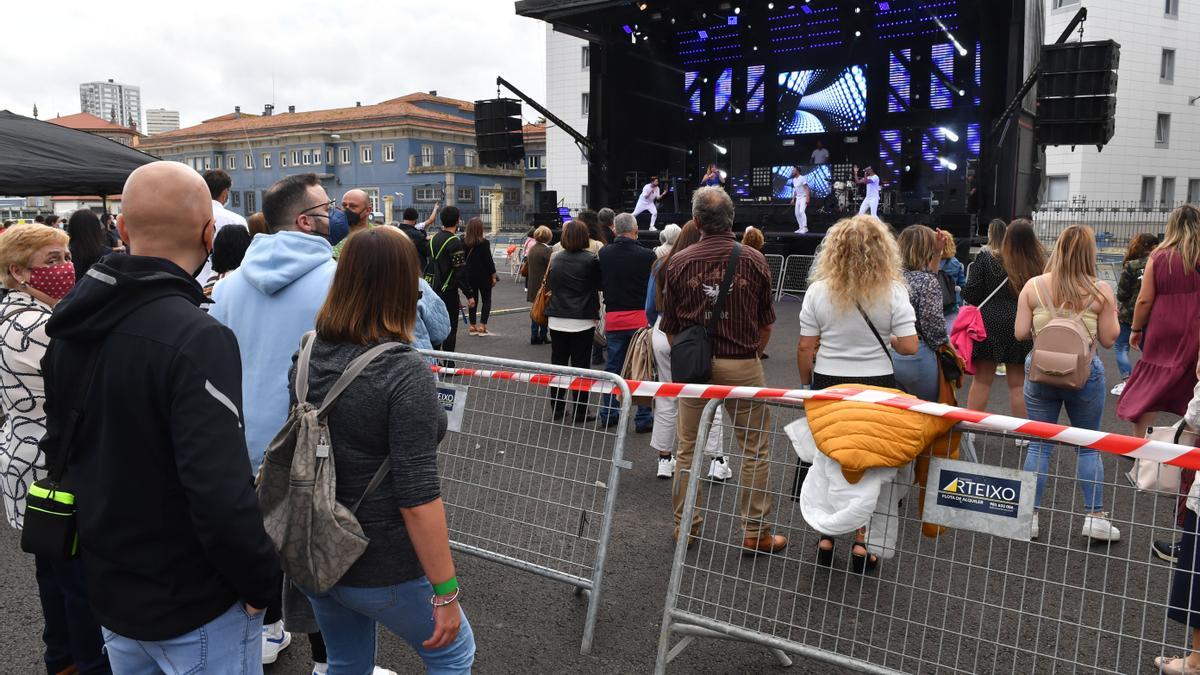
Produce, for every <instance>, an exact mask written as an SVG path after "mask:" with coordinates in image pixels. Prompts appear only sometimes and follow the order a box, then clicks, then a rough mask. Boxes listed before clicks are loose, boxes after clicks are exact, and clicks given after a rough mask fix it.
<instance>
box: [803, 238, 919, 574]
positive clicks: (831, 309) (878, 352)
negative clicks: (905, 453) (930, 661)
mask: <svg viewBox="0 0 1200 675" xmlns="http://www.w3.org/2000/svg"><path fill="white" fill-rule="evenodd" d="M901 270H902V266H901V260H900V250H899V248H898V247H897V245H896V240H895V239H893V238H892V235H891V232H889V231H888V228H887V225H884V224H883V222H882V221H880V220H879V219H878V218H875V217H874V216H867V215H859V216H855V217H853V218H847V219H845V220H842V221H841V222H839V223H838V224H836V225H834V226H833V228H832V229H830V230H829V232H828V233H827V234H826V235H825V239H824V240H823V241H822V243H821V248H820V250H819V251H818V252H817V260H816V264H815V266H814V268H813V275H812V281H811V283H809V286H808V292H807V293H805V294H804V304H803V305H802V307H801V309H800V342H799V344H798V345H797V346H796V367H797V369H798V370H799V373H800V383H801V384H802V385H808V386H811V387H812V388H813V389H825V388H827V387H833V386H837V385H839V384H848V383H855V384H868V385H876V386H881V387H893V388H894V387H895V386H896V376H895V372H894V370H893V367H892V352H893V351H894V352H895V353H897V354H902V355H909V356H911V355H913V354H916V353H917V349H918V347H919V338H918V336H917V328H916V314H915V313H914V312H913V307H912V304H911V303H910V302H909V299H908V288H907V287H906V286H905V284H904V277H903V274H902V271H901ZM818 344H819V345H820V347H821V349H820V350H819V351H818V349H817V345H818ZM888 344H890V345H891V349H888V347H887V345H888ZM865 534H866V533H865V532H864V531H862V530H860V531H859V532H858V533H857V536H856V537H855V543H854V546H853V548H852V549H851V555H852V556H853V557H852V562H853V567H854V569H855V570H856V571H863V570H866V569H869V568H873V567H874V566H875V565H876V564H877V563H878V558H876V556H874V555H872V554H870V553H868V551H867V548H866V544H865V541H866V536H865ZM817 561H818V562H819V563H820V564H822V565H831V564H832V563H833V538H832V537H826V536H822V537H821V542H820V544H819V545H818V551H817Z"/></svg>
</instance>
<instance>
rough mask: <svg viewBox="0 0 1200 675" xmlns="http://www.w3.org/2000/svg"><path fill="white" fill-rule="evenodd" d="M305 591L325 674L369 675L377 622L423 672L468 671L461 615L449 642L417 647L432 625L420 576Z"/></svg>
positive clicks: (468, 645) (429, 592)
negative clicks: (321, 642) (404, 645)
mask: <svg viewBox="0 0 1200 675" xmlns="http://www.w3.org/2000/svg"><path fill="white" fill-rule="evenodd" d="M305 595H308V599H309V600H310V601H312V607H313V611H314V612H315V613H316V615H317V623H318V624H320V626H321V634H322V635H324V636H325V648H326V649H327V650H328V651H329V675H371V671H372V669H374V668H375V625H376V624H377V623H381V624H383V626H384V627H385V628H387V629H388V630H390V631H392V632H393V633H395V634H396V635H397V636H399V637H401V638H403V639H404V640H405V641H406V642H408V644H409V646H411V647H412V648H413V649H414V650H415V651H416V652H417V655H418V656H420V657H421V660H422V661H424V662H425V669H426V672H427V673H428V674H429V675H451V674H457V673H470V672H471V665H472V664H473V663H474V662H475V636H474V634H473V633H472V632H471V624H470V623H468V622H467V617H466V615H465V614H464V615H463V617H462V628H460V629H459V631H458V637H457V638H455V640H454V642H453V643H451V644H450V645H449V646H447V647H443V648H441V649H435V650H428V649H425V648H424V647H422V646H421V643H422V642H424V641H425V640H428V639H429V638H430V636H432V635H433V629H434V624H433V608H432V607H430V605H429V599H430V598H431V597H433V587H432V586H430V585H429V580H428V579H426V578H425V577H420V578H419V579H413V580H412V581H406V582H404V583H402V584H396V585H395V586H381V587H378V588H354V587H350V586H334V587H333V588H331V589H329V592H328V593H326V594H325V595H310V594H308V593H307V592H305ZM460 611H461V610H460Z"/></svg>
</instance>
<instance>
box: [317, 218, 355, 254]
mask: <svg viewBox="0 0 1200 675" xmlns="http://www.w3.org/2000/svg"><path fill="white" fill-rule="evenodd" d="M355 222H357V220H356V221H355ZM323 236H325V238H326V239H328V240H329V243H330V244H331V245H333V246H337V245H338V242H340V241H341V240H343V239H345V238H346V237H349V236H350V221H349V218H348V214H347V212H346V211H343V210H341V209H334V210H332V211H330V212H329V234H327V235H323Z"/></svg>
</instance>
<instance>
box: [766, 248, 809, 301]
mask: <svg viewBox="0 0 1200 675" xmlns="http://www.w3.org/2000/svg"><path fill="white" fill-rule="evenodd" d="M814 260H816V257H815V256H811V255H789V256H788V257H787V260H785V261H784V262H783V271H782V272H781V273H780V280H779V285H778V288H777V290H776V291H775V299H776V300H779V299H780V298H782V297H783V296H785V295H791V296H800V295H804V292H805V291H807V290H808V276H809V274H810V273H811V272H812V266H813V261H814Z"/></svg>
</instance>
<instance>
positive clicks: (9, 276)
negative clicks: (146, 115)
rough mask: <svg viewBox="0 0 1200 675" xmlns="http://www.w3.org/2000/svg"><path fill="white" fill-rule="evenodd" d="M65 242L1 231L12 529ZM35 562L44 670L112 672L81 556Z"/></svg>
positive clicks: (2, 457) (41, 422) (1, 457)
mask: <svg viewBox="0 0 1200 675" xmlns="http://www.w3.org/2000/svg"><path fill="white" fill-rule="evenodd" d="M97 226H98V224H97ZM68 241H69V238H68V236H67V233H66V232H63V231H62V230H59V229H57V228H52V227H47V226H45V225H36V224H35V225H17V226H15V227H12V228H9V229H8V231H7V232H5V233H4V236H3V237H0V279H2V280H3V282H4V286H5V287H6V288H8V289H10V290H9V293H8V294H7V295H6V296H5V297H4V299H3V300H0V339H2V340H0V403H2V404H3V406H4V414H5V421H4V431H3V433H4V437H3V444H2V446H0V474H2V475H3V481H0V491H2V492H3V497H4V512H5V516H6V517H7V519H8V524H9V525H10V526H11V527H14V528H16V529H18V530H19V529H21V527H22V526H23V525H24V522H25V497H26V495H28V494H29V487H30V486H31V485H33V483H34V482H35V481H38V480H41V479H43V478H45V477H46V474H47V471H48V467H47V465H46V457H45V455H43V454H42V452H41V450H39V449H38V441H40V440H41V438H42V436H43V435H45V433H46V413H45V412H44V411H43V406H44V404H45V401H46V389H45V383H44V381H43V380H42V373H41V361H42V356H43V355H45V353H46V347H47V346H48V345H49V342H50V341H49V338H47V337H46V322H47V321H48V320H49V319H50V312H51V311H52V309H53V308H54V306H55V305H56V304H58V301H59V300H61V299H62V297H63V296H65V295H66V294H67V292H68V291H70V290H71V288H72V287H73V286H74V285H75V266H74V265H73V264H71V253H70V250H69V249H68V247H67V246H68ZM80 376H81V377H82V376H83V375H82V374H81V375H80ZM34 565H35V569H36V575H37V584H38V595H39V596H40V598H41V602H42V617H43V620H44V626H43V629H42V640H43V641H44V642H45V644H46V652H45V663H46V669H47V672H50V673H61V672H78V673H108V672H111V671H110V670H109V665H108V657H107V656H105V654H104V652H103V651H102V648H103V647H104V639H103V637H102V636H101V634H100V624H99V623H98V622H97V621H96V619H95V617H93V616H92V611H91V609H90V608H89V607H88V600H87V588H86V586H85V585H84V577H83V564H82V563H81V562H80V559H79V558H75V559H73V560H55V559H51V558H44V557H42V556H37V557H35V559H34Z"/></svg>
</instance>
